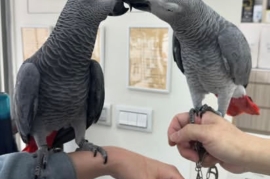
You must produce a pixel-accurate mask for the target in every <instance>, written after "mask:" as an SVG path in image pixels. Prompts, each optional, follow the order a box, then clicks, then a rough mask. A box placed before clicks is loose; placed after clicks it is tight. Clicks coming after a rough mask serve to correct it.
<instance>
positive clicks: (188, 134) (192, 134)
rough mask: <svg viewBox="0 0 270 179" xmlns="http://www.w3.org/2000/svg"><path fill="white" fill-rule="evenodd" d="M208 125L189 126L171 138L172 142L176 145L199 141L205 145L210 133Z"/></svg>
mask: <svg viewBox="0 0 270 179" xmlns="http://www.w3.org/2000/svg"><path fill="white" fill-rule="evenodd" d="M207 128H208V126H207V125H197V124H188V125H186V126H185V127H184V128H182V129H181V130H178V131H177V132H175V133H173V134H171V135H170V136H169V138H170V141H171V142H173V143H176V144H181V143H187V142H190V141H199V142H201V143H204V140H205V138H206V137H207V134H208V131H207Z"/></svg>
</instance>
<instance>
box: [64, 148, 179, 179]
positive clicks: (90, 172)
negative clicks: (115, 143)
mask: <svg viewBox="0 0 270 179" xmlns="http://www.w3.org/2000/svg"><path fill="white" fill-rule="evenodd" d="M103 149H105V150H106V151H107V154H108V163H107V164H103V158H102V157H101V155H100V154H98V155H97V156H96V157H94V156H93V153H91V152H74V153H71V154H69V155H70V158H71V160H72V161H73V164H74V167H75V170H76V173H77V179H91V178H96V177H99V176H104V175H110V176H112V177H114V178H117V179H137V178H147V179H166V178H174V179H183V177H182V176H181V174H180V173H179V172H178V170H177V169H176V168H175V167H174V166H171V165H168V164H165V163H162V162H159V161H157V160H153V159H150V158H147V157H145V156H143V155H140V154H137V153H135V152H131V151H128V150H125V149H123V148H118V147H103Z"/></svg>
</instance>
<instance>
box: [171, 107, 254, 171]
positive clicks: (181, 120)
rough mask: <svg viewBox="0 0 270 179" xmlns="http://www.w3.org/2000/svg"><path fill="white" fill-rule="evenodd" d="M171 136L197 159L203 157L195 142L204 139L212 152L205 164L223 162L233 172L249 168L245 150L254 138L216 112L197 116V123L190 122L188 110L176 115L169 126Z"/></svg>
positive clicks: (184, 152) (187, 154)
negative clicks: (199, 153)
mask: <svg viewBox="0 0 270 179" xmlns="http://www.w3.org/2000/svg"><path fill="white" fill-rule="evenodd" d="M198 123H200V124H201V125H199V124H198ZM168 138H169V139H168V140H169V144H170V145H171V146H175V145H177V148H178V150H179V152H180V154H181V155H182V156H183V157H184V158H186V159H189V160H191V161H194V162H197V161H198V160H199V157H198V154H197V152H196V151H194V150H193V148H192V145H191V142H193V141H199V142H201V143H202V144H203V146H204V148H205V149H206V150H207V152H208V153H209V154H208V155H207V156H206V158H205V159H204V161H203V166H204V167H209V166H213V165H215V164H216V163H219V164H220V165H221V166H222V167H223V168H224V169H226V170H228V171H230V172H233V173H242V172H245V171H246V170H247V169H246V168H245V157H246V156H245V152H244V151H245V147H246V146H247V145H248V144H250V143H252V141H251V140H250V138H249V137H248V136H247V135H246V134H245V133H244V132H242V131H241V130H239V129H238V128H236V127H235V126H234V125H232V124H231V123H230V122H228V121H227V120H225V119H224V118H222V117H220V116H218V115H215V114H214V113H211V112H207V113H205V114H204V115H203V117H202V119H199V118H197V119H196V124H189V114H188V113H182V114H178V115H176V116H175V117H174V118H173V120H172V122H171V124H170V126H169V129H168Z"/></svg>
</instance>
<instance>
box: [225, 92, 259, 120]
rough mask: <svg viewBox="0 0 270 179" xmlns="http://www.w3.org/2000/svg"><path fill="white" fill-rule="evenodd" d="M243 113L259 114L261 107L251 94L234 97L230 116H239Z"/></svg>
mask: <svg viewBox="0 0 270 179" xmlns="http://www.w3.org/2000/svg"><path fill="white" fill-rule="evenodd" d="M241 113H247V114H251V115H259V114H260V109H259V107H258V106H257V105H256V104H255V103H254V102H253V101H252V99H251V97H249V96H246V95H245V96H243V97H240V98H232V99H231V102H230V105H229V108H228V110H227V114H228V115H230V116H237V115H239V114H241Z"/></svg>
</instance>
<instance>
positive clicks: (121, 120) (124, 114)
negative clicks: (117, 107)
mask: <svg viewBox="0 0 270 179" xmlns="http://www.w3.org/2000/svg"><path fill="white" fill-rule="evenodd" d="M119 123H120V124H124V125H127V124H128V113H127V112H124V111H121V112H120V113H119Z"/></svg>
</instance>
